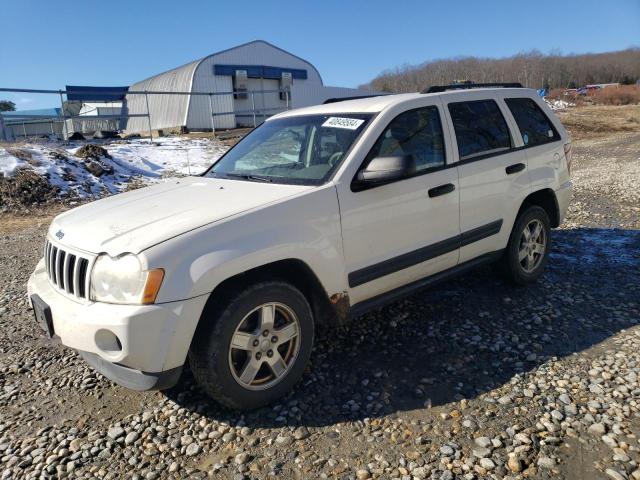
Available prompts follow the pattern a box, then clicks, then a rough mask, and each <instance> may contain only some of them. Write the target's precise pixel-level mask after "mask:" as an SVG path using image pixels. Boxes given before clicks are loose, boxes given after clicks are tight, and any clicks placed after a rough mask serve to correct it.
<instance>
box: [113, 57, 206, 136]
mask: <svg viewBox="0 0 640 480" xmlns="http://www.w3.org/2000/svg"><path fill="white" fill-rule="evenodd" d="M199 62H200V60H197V61H195V62H191V63H188V64H186V65H183V66H182V67H178V68H174V69H173V70H169V71H168V72H165V73H161V74H160V75H156V76H155V77H151V78H148V79H146V80H143V81H141V82H138V83H134V84H133V85H131V87H130V88H129V90H131V91H145V90H146V91H149V92H152V91H172V92H190V91H192V89H191V79H192V78H193V72H194V70H195V68H196V66H197V65H198V63H199ZM188 104H189V95H153V94H152V93H150V94H149V111H150V112H151V127H152V128H153V129H154V130H156V129H159V128H173V127H181V126H183V125H186V118H187V106H188ZM123 109H125V111H128V113H129V114H146V113H147V106H146V100H145V96H144V95H136V94H128V95H127V97H126V100H125V105H124V107H123ZM148 128H149V124H148V120H147V119H146V118H145V117H137V118H130V119H129V120H128V121H127V129H126V130H127V131H128V132H143V131H146V130H148Z"/></svg>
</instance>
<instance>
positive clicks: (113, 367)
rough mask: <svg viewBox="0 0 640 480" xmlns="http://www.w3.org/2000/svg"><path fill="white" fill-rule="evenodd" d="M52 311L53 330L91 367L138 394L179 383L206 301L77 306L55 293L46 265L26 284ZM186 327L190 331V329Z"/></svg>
mask: <svg viewBox="0 0 640 480" xmlns="http://www.w3.org/2000/svg"><path fill="white" fill-rule="evenodd" d="M27 289H28V292H29V296H31V295H34V294H37V295H38V296H39V297H40V298H41V299H42V300H43V301H44V302H45V303H46V304H47V305H48V306H49V307H50V309H51V317H52V323H53V331H54V333H55V335H56V336H58V337H60V341H61V343H62V344H63V345H65V346H67V347H70V348H73V349H74V350H77V351H78V352H80V354H81V355H82V357H83V358H84V359H85V360H86V361H87V363H89V364H90V365H91V366H92V367H93V368H95V369H96V370H98V371H99V372H100V373H102V374H103V375H105V376H106V377H108V378H110V379H111V380H113V381H115V382H117V383H119V384H121V385H123V386H125V387H128V388H132V389H135V390H150V389H162V388H168V387H170V386H171V385H172V384H175V382H176V381H177V380H178V378H179V376H180V372H181V371H182V366H183V364H184V362H185V360H186V356H187V352H188V350H189V346H190V344H191V338H192V334H193V330H195V326H196V325H197V323H198V319H199V318H200V315H201V312H202V309H203V308H204V304H205V303H206V300H207V298H206V296H202V297H196V298H193V299H189V300H183V301H178V302H169V303H162V304H155V305H114V304H108V303H101V302H88V303H83V302H80V301H75V300H74V299H71V298H69V297H67V296H65V295H63V294H62V293H60V292H59V291H58V290H57V289H55V288H54V287H53V286H52V285H51V283H50V282H49V279H48V277H47V273H46V271H45V268H44V262H42V261H41V262H40V263H38V266H37V267H36V270H35V271H34V272H33V274H32V275H31V277H30V278H29V282H28V284H27ZM187 327H188V328H187Z"/></svg>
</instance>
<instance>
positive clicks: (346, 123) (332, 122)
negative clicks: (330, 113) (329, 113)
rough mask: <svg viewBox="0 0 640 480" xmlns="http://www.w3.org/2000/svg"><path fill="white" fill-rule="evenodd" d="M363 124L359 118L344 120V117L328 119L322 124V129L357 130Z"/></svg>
mask: <svg viewBox="0 0 640 480" xmlns="http://www.w3.org/2000/svg"><path fill="white" fill-rule="evenodd" d="M363 123H364V120H361V119H360V118H344V117H329V118H327V120H326V121H325V122H324V123H323V124H322V126H323V127H332V128H346V129H347V130H357V129H358V127H360V125H362V124H363Z"/></svg>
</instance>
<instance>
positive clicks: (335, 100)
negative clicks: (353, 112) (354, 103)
mask: <svg viewBox="0 0 640 480" xmlns="http://www.w3.org/2000/svg"><path fill="white" fill-rule="evenodd" d="M385 95H387V94H386V93H376V94H373V95H358V96H355V97H335V98H327V99H326V100H325V101H324V102H322V104H323V105H326V104H327V103H336V102H346V101H348V100H358V99H360V98H372V97H384V96H385Z"/></svg>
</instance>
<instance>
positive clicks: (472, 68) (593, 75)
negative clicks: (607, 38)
mask: <svg viewBox="0 0 640 480" xmlns="http://www.w3.org/2000/svg"><path fill="white" fill-rule="evenodd" d="M638 80H640V48H637V47H634V48H628V49H626V50H620V51H617V52H607V53H586V54H580V55H576V54H571V55H562V54H561V53H559V52H552V53H550V54H543V53H541V52H539V51H537V50H533V51H530V52H525V53H519V54H517V55H513V56H511V57H506V58H479V57H457V58H452V59H439V60H433V61H428V62H425V63H422V64H420V65H402V66H400V67H396V68H394V69H390V70H385V71H384V72H382V73H381V74H380V75H378V76H377V77H376V78H374V79H373V80H372V81H371V82H369V83H368V84H366V85H362V87H364V88H370V89H374V90H382V91H385V92H394V93H400V92H416V91H420V90H422V89H424V88H426V87H428V86H431V85H448V84H451V83H454V82H458V81H472V82H475V83H489V82H520V83H522V84H523V85H524V86H525V87H530V88H547V89H551V88H577V87H580V86H583V85H588V84H592V83H623V84H633V83H635V82H637V81H638Z"/></svg>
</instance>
